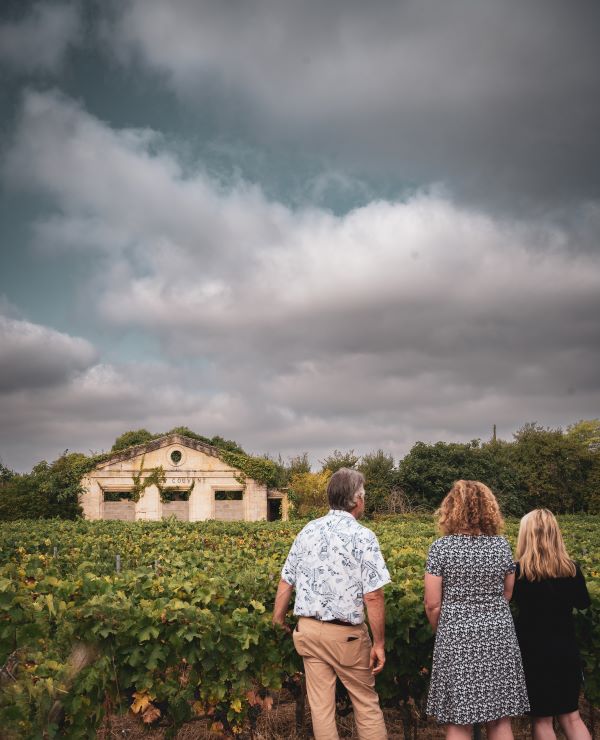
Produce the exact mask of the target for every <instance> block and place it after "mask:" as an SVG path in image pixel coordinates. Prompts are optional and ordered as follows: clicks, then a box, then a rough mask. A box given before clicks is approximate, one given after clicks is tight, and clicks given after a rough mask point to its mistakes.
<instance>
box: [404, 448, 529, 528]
mask: <svg viewBox="0 0 600 740" xmlns="http://www.w3.org/2000/svg"><path fill="white" fill-rule="evenodd" d="M512 447H513V445H512V444H510V443H506V442H501V441H492V442H488V443H484V444H482V443H481V442H480V440H478V439H473V440H471V441H470V442H467V443H458V442H436V443H435V444H426V443H424V442H417V443H416V444H415V445H414V446H413V448H412V449H411V450H410V452H409V453H408V454H407V455H406V457H404V459H403V460H401V461H400V464H399V466H398V467H399V470H398V484H399V486H400V487H401V488H402V489H403V490H404V491H405V492H406V494H407V495H408V496H409V498H410V499H412V500H414V501H416V502H419V503H422V504H424V505H426V506H430V507H436V506H439V504H440V503H441V501H442V499H443V498H444V496H445V495H446V494H447V493H448V491H449V490H450V488H451V486H452V484H453V483H454V481H456V480H460V479H461V478H462V479H466V480H479V481H481V482H482V483H485V484H486V485H487V486H489V487H490V488H491V489H492V491H493V492H494V493H495V494H496V496H497V498H498V501H499V502H500V505H501V508H502V511H503V512H504V514H507V515H509V514H510V515H513V516H519V515H521V514H524V513H525V512H526V511H527V510H528V508H530V502H529V500H528V498H527V497H526V496H525V495H524V492H525V487H524V484H523V483H522V481H521V479H520V477H519V473H518V470H517V469H516V466H515V465H514V461H513V459H512V454H511V453H512Z"/></svg>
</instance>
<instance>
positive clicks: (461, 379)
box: [3, 92, 600, 463]
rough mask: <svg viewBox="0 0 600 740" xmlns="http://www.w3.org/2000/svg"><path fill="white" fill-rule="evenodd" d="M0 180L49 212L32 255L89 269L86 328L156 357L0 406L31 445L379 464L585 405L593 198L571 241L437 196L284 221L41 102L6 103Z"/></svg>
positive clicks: (594, 282)
mask: <svg viewBox="0 0 600 740" xmlns="http://www.w3.org/2000/svg"><path fill="white" fill-rule="evenodd" d="M3 173H4V177H5V180H6V182H10V183H11V184H12V185H13V186H18V187H21V188H25V189H26V190H27V191H29V190H30V191H32V192H34V193H36V194H42V195H43V196H44V197H46V198H47V199H48V202H49V203H51V204H53V209H50V213H49V214H47V215H45V216H44V217H43V218H40V219H39V220H38V222H37V223H36V228H35V235H36V238H37V240H38V241H39V248H41V249H45V250H46V251H47V253H48V254H53V253H56V250H75V252H79V251H83V252H85V253H90V254H94V255H96V256H97V259H98V269H97V270H96V271H95V274H94V275H93V276H90V277H89V278H88V282H87V284H86V285H82V286H80V289H81V290H86V288H87V294H88V295H89V301H88V304H87V310H88V311H89V312H93V313H94V316H95V318H96V320H98V321H100V322H102V324H103V327H104V329H105V331H107V332H109V333H110V332H111V331H129V330H135V331H138V332H143V333H145V334H147V335H148V336H150V337H152V338H153V339H155V340H156V342H157V344H158V345H159V346H160V347H161V350H162V358H161V360H160V362H159V363H158V366H157V367H153V366H152V365H151V364H148V363H145V364H142V363H138V364H137V365H134V364H131V365H128V366H124V365H121V366H118V365H116V364H112V365H109V364H93V365H92V366H90V367H88V368H87V369H86V370H85V371H84V372H82V373H79V374H78V375H76V376H74V377H73V378H72V380H70V381H69V382H68V383H66V384H63V385H62V386H61V387H60V389H59V390H58V392H54V393H50V392H49V391H40V392H38V393H36V394H35V396H32V397H30V398H29V399H24V398H23V397H22V395H19V393H18V392H16V393H14V394H10V395H9V396H8V398H7V401H8V407H9V408H10V409H12V411H11V414H12V416H11V418H13V419H14V422H15V424H17V425H20V428H21V429H22V433H23V434H25V433H26V432H25V430H26V429H27V430H33V429H35V432H34V433H33V437H34V438H35V439H36V440H37V442H36V444H37V448H38V449H47V448H48V447H49V446H50V445H54V446H56V444H57V442H58V440H59V439H60V440H61V444H63V445H64V446H72V444H73V443H72V437H73V436H75V437H77V429H78V428H79V427H80V426H81V425H84V426H86V432H85V435H84V437H83V438H82V443H85V444H86V445H89V447H91V448H95V449H99V448H100V449H101V448H106V447H107V446H109V445H110V444H111V443H112V440H113V439H114V437H115V436H116V435H117V434H118V433H120V432H121V431H123V430H124V429H129V428H136V427H139V426H145V427H147V428H149V429H151V430H152V431H161V430H164V429H168V428H169V427H171V426H174V425H176V424H180V423H184V424H187V425H188V426H190V427H191V428H194V429H197V430H198V431H201V432H204V433H207V434H214V433H219V434H223V435H224V436H228V437H232V438H234V439H238V440H239V441H240V442H242V443H243V444H244V445H245V446H246V447H247V448H248V449H249V450H252V451H256V452H263V451H266V450H269V451H272V452H274V451H275V452H276V451H281V452H282V453H283V454H284V455H286V454H294V453H297V452H299V451H302V450H308V451H309V452H310V453H311V455H312V456H313V460H316V459H319V458H320V457H321V458H322V457H323V456H324V455H325V454H327V452H329V451H331V450H332V449H333V448H334V447H338V448H340V447H353V448H355V449H356V450H357V451H358V452H365V451H368V450H372V449H375V448H377V447H379V446H381V447H383V448H385V449H388V450H390V451H391V452H392V453H393V454H395V455H396V456H398V455H400V454H402V453H403V452H406V450H407V449H408V448H409V447H410V446H411V445H412V444H413V443H414V442H415V441H416V440H417V439H423V440H426V441H433V440H437V439H464V438H471V437H476V436H486V435H488V434H489V430H490V429H491V425H492V424H494V423H496V424H497V425H498V429H499V433H500V434H504V435H509V434H510V432H512V431H513V430H515V429H516V428H517V427H518V426H520V425H521V424H522V423H523V422H525V421H528V420H531V419H537V420H539V421H542V422H543V423H547V424H565V423H568V422H570V421H575V420H577V419H578V418H580V417H585V416H590V415H591V416H595V415H597V411H595V410H596V409H598V408H600V384H599V381H598V374H597V372H596V368H597V367H598V365H599V364H600V335H599V329H598V322H597V320H596V317H597V316H598V315H599V313H600V261H599V259H598V256H597V255H596V254H594V253H593V252H590V251H588V250H587V249H585V248H582V247H581V245H582V243H584V244H585V243H587V242H590V243H591V242H593V241H594V239H597V237H598V233H599V231H598V220H597V214H596V209H595V207H594V206H593V204H589V205H588V206H586V208H587V212H588V214H587V216H586V218H585V219H583V220H582V221H581V223H579V224H578V226H577V228H576V229H573V228H572V227H569V226H568V225H567V226H565V225H562V226H558V225H557V224H555V223H551V222H546V221H545V220H544V219H540V218H538V217H536V216H531V217H529V218H527V219H525V218H521V219H516V218H510V219H509V218H506V217H499V216H490V215H485V214H484V213H482V212H480V211H478V210H476V209H473V208H472V207H471V208H467V207H465V206H464V205H459V204H457V203H456V202H453V201H452V200H451V199H450V198H449V197H448V196H447V195H446V194H445V193H444V191H440V190H436V189H435V188H434V189H424V190H422V191H419V192H417V193H415V194H414V195H413V196H412V197H410V198H407V199H405V200H404V201H385V200H372V201H371V202H369V203H368V204H367V205H365V206H364V207H361V208H356V209H354V210H352V211H350V212H348V213H346V214H345V215H341V216H336V215H334V214H333V213H331V212H328V211H326V210H323V209H319V208H315V207H313V208H309V207H307V208H304V209H292V208H290V207H287V206H284V205H282V204H281V203H279V202H276V201H273V200H271V199H268V198H267V197H266V196H265V195H264V194H263V193H262V192H261V191H260V189H258V188H256V187H248V186H247V185H246V184H245V183H244V182H241V181H240V182H237V183H236V184H235V185H234V186H231V187H224V186H223V185H222V183H220V182H219V181H215V180H213V179H211V178H210V177H208V176H207V175H206V173H205V172H203V171H193V170H192V169H191V168H188V169H187V171H186V172H185V174H184V171H183V167H182V165H181V164H180V162H179V160H178V158H177V156H175V154H174V153H173V152H172V151H171V150H170V149H169V147H168V146H167V144H166V143H165V141H164V140H162V139H161V138H160V136H158V135H157V134H156V132H152V131H149V130H146V131H139V130H135V131H134V130H130V129H122V130H119V129H115V128H112V127H111V126H109V125H108V124H107V123H104V122H102V121H100V120H99V119H98V118H96V117H94V116H92V115H91V114H90V113H88V112H87V111H86V110H85V109H84V107H83V106H82V105H80V104H76V103H74V102H73V101H72V100H70V99H69V98H67V97H65V96H64V95H61V94H58V93H56V92H46V93H35V92H29V93H27V94H26V95H25V97H24V103H23V108H22V112H21V116H20V119H19V123H18V127H17V131H16V132H15V136H14V139H13V142H12V146H11V148H10V151H9V153H8V154H7V157H6V158H5V162H4V168H3ZM595 214H596V215H595ZM148 389H150V391H149V390H148ZM89 419H93V420H94V423H93V426H92V427H90V428H89V429H88V428H87V420H89ZM9 426H10V425H9ZM69 437H71V440H69ZM7 444H9V445H11V444H12V443H10V441H7ZM13 447H14V445H13ZM13 447H11V449H13ZM19 454H21V453H19ZM7 462H9V463H10V459H8V458H7Z"/></svg>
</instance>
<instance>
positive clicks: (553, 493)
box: [511, 424, 595, 513]
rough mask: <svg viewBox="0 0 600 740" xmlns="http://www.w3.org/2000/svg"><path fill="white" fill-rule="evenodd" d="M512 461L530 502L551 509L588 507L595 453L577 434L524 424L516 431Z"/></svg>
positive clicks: (562, 510)
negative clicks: (590, 478) (589, 482)
mask: <svg viewBox="0 0 600 740" xmlns="http://www.w3.org/2000/svg"><path fill="white" fill-rule="evenodd" d="M514 436H515V444H514V445H513V448H512V455H511V457H512V463H513V466H514V468H515V469H516V471H517V473H518V475H519V478H520V480H521V481H522V484H523V487H524V489H525V492H526V496H527V499H528V501H529V502H530V504H532V505H533V506H545V507H547V508H549V509H551V510H552V511H554V512H565V513H566V512H569V511H571V512H575V511H585V510H586V509H587V508H588V505H587V498H588V489H589V484H588V478H589V476H590V473H591V472H592V471H593V467H594V457H595V453H594V452H593V451H592V450H590V449H589V446H588V445H587V443H586V442H582V441H581V440H580V439H578V437H577V434H564V433H563V432H562V430H561V429H545V428H543V427H540V426H538V425H536V424H526V425H525V426H523V427H522V428H521V429H519V431H518V432H516V434H515V435H514Z"/></svg>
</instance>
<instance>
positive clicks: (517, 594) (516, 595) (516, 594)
mask: <svg viewBox="0 0 600 740" xmlns="http://www.w3.org/2000/svg"><path fill="white" fill-rule="evenodd" d="M515 565H516V568H515V585H514V587H513V592H512V596H511V597H510V600H511V601H513V602H515V603H516V604H518V603H519V602H520V600H521V591H522V588H521V586H522V584H523V581H522V580H521V579H520V578H519V576H520V575H521V566H520V565H519V563H518V562H517V563H515Z"/></svg>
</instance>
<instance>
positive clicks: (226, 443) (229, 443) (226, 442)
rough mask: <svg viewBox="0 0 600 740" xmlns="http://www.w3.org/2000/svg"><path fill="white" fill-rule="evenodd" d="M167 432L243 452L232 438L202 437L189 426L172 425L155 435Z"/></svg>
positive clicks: (223, 448) (228, 449)
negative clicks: (171, 427)
mask: <svg viewBox="0 0 600 740" xmlns="http://www.w3.org/2000/svg"><path fill="white" fill-rule="evenodd" d="M167 434H180V435H181V436H182V437H190V439H197V440H198V441H199V442H204V444H207V445H211V446H212V447H218V448H219V449H220V450H227V451H229V452H238V453H240V454H242V455H244V454H245V452H244V450H243V449H242V448H241V447H240V445H239V444H238V443H237V442H234V441H233V440H232V439H225V438H224V437H221V436H220V435H218V434H216V435H215V436H214V437H204V436H203V435H202V434H197V433H196V432H193V431H192V430H191V429H190V428H189V427H173V429H169V431H168V432H165V433H164V434H159V435H157V436H159V437H164V436H166V435H167Z"/></svg>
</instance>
